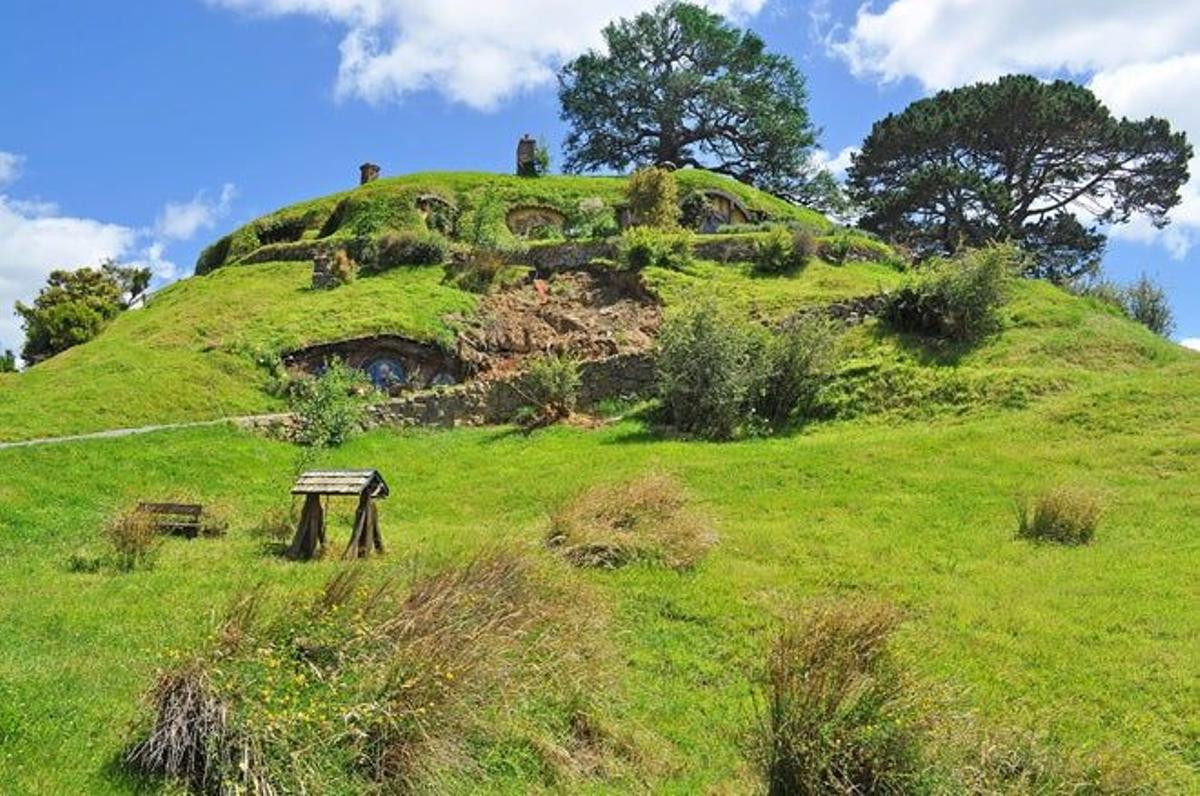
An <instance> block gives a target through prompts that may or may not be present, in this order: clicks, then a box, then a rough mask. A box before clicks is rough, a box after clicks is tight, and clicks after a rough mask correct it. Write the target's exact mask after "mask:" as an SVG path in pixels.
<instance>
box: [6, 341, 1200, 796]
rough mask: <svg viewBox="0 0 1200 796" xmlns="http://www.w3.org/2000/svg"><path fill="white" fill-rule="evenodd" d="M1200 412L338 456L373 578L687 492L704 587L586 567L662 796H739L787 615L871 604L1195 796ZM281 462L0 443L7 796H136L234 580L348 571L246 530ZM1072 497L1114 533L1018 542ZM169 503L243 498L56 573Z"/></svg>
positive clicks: (1091, 409)
mask: <svg viewBox="0 0 1200 796" xmlns="http://www.w3.org/2000/svg"><path fill="white" fill-rule="evenodd" d="M1198 396H1200V364H1198V363H1197V362H1196V358H1194V357H1192V358H1189V361H1184V362H1180V363H1177V364H1174V365H1171V366H1168V367H1164V368H1161V369H1154V370H1151V371H1148V372H1144V373H1135V374H1116V375H1114V376H1112V377H1111V378H1109V379H1107V380H1105V382H1104V384H1103V385H1098V386H1096V387H1095V388H1093V389H1087V390H1083V391H1080V392H1076V393H1072V394H1062V395H1055V396H1052V397H1049V398H1046V399H1044V400H1042V401H1039V402H1038V403H1036V404H1035V405H1034V406H1033V407H1032V408H1029V409H1026V410H1023V411H1014V412H980V413H976V414H973V415H970V416H967V417H964V418H961V419H956V420H944V421H942V422H939V423H938V424H937V425H929V424H926V423H922V422H911V423H894V424H890V425H883V424H879V423H871V422H868V423H831V424H828V425H825V426H821V427H817V428H813V429H811V430H810V431H809V432H807V433H802V434H797V435H794V436H791V437H786V438H780V439H770V440H752V441H746V442H738V443H731V444H708V443H700V442H686V441H671V440H667V439H661V438H659V437H657V436H656V434H655V432H654V431H653V429H651V428H649V427H647V426H645V425H644V424H643V423H641V422H639V421H634V420H630V421H624V422H620V423H617V424H615V425H612V426H609V427H607V428H604V429H601V430H596V431H584V430H575V429H565V428H564V429H553V430H549V431H545V432H541V433H538V434H535V435H533V436H531V437H523V436H520V435H514V434H512V433H510V432H508V431H506V430H504V429H485V430H474V431H455V432H442V433H426V432H412V433H405V434H397V433H389V432H375V433H372V434H370V435H367V436H365V437H363V438H360V439H357V440H355V441H353V442H352V443H351V444H349V445H348V446H346V447H344V448H342V449H339V450H337V451H336V452H334V453H332V454H331V455H330V456H329V458H328V463H329V464H337V465H347V466H374V467H379V468H381V469H382V470H383V472H384V473H385V474H386V475H387V476H388V477H389V478H390V479H391V482H392V484H393V497H392V498H391V499H390V500H389V501H387V502H386V503H384V504H383V508H382V518H383V526H384V532H385V535H386V538H387V540H388V541H389V543H390V545H391V551H392V552H391V553H390V554H389V556H388V557H387V558H385V559H381V560H378V561H375V562H374V563H372V564H371V565H370V566H372V567H376V568H388V567H397V566H400V567H403V566H405V565H406V563H407V564H410V563H411V562H413V561H429V560H441V559H445V558H447V557H449V558H455V557H461V556H464V555H468V554H469V553H471V552H472V551H475V550H478V549H481V548H484V547H487V546H488V545H491V544H493V543H495V542H496V541H497V540H499V539H516V540H521V541H525V542H528V543H530V544H533V543H535V542H536V541H537V540H538V539H540V536H541V534H542V532H543V527H544V515H545V514H546V512H547V511H549V510H550V509H551V508H553V507H554V506H555V505H556V504H557V503H558V502H559V501H561V500H563V499H565V498H566V497H567V496H569V495H570V494H572V493H573V492H575V491H576V490H578V489H579V488H581V487H583V486H585V485H588V484H591V483H595V482H597V481H605V480H612V479H617V478H621V477H624V476H630V475H635V474H638V473H641V472H645V471H648V470H665V471H668V472H671V473H674V474H677V475H678V476H679V477H680V478H681V479H682V480H683V481H684V482H685V483H686V484H687V485H688V486H689V487H690V489H691V490H692V491H693V492H694V494H695V495H696V496H697V497H698V499H699V500H700V502H701V503H702V505H703V506H704V507H705V508H706V509H708V510H710V511H711V512H712V513H713V514H714V516H715V517H716V519H717V520H718V522H719V529H720V533H721V537H722V541H721V543H720V545H719V546H718V547H717V548H716V550H715V551H714V552H713V553H711V554H710V556H709V558H708V559H707V560H706V561H705V562H704V563H703V564H702V565H701V566H700V567H699V569H698V570H697V571H695V572H693V573H690V574H682V575H681V574H676V573H673V572H666V571H663V570H659V569H655V568H652V567H648V566H634V567H631V568H628V569H625V570H622V571H618V572H613V573H608V574H591V575H587V576H586V577H588V578H589V579H590V580H592V581H594V582H595V584H596V586H597V587H598V588H599V589H600V590H601V592H602V593H603V594H604V595H605V596H606V598H607V599H608V600H610V601H611V602H612V604H613V605H614V606H615V614H616V624H615V628H614V630H613V638H614V640H615V641H616V643H617V646H618V649H619V652H620V656H621V659H622V661H623V668H622V670H621V671H622V677H621V687H622V689H624V691H625V694H626V697H627V705H628V715H627V716H625V717H624V718H625V720H627V721H628V722H630V723H632V724H636V725H637V726H641V727H643V728H645V729H647V730H649V731H650V732H652V733H653V735H654V736H656V737H657V738H659V739H661V741H662V742H663V744H664V748H665V749H666V761H667V764H666V765H665V767H663V768H662V770H660V771H658V772H657V773H655V774H652V775H651V776H650V781H649V782H648V786H649V787H650V788H651V789H652V790H654V791H656V792H677V793H692V792H697V791H702V790H705V789H709V788H716V789H718V790H722V789H723V790H724V791H726V792H742V791H745V790H749V789H752V775H751V773H750V772H749V770H748V769H747V765H746V763H745V761H744V759H743V756H742V754H741V740H740V739H741V738H742V736H743V735H744V733H745V732H747V730H748V729H749V727H750V726H751V722H752V721H753V716H754V706H755V703H754V701H753V696H752V695H753V686H754V681H755V677H756V676H757V673H758V672H760V671H761V668H762V665H763V656H762V649H763V645H764V644H765V643H766V640H767V638H768V635H769V634H770V633H771V630H772V627H773V626H774V623H775V621H776V618H777V617H779V616H780V615H783V614H786V613H787V612H788V611H789V610H790V609H791V608H793V607H794V606H795V605H797V604H798V603H800V602H801V601H803V600H804V599H806V598H809V597H812V596H814V595H828V594H856V595H863V594H867V595H878V596H880V597H883V598H886V599H888V600H890V601H893V602H895V603H896V604H898V605H899V606H901V607H902V609H903V611H904V613H905V616H906V623H905V625H904V627H903V630H902V633H901V636H900V639H899V647H900V652H901V656H902V659H903V660H904V661H905V662H906V663H907V664H908V665H910V666H911V667H912V668H913V669H914V670H915V671H916V672H917V673H918V674H919V675H920V677H921V678H923V679H926V680H928V681H929V682H931V683H936V684H939V686H944V687H946V688H949V689H951V690H953V691H954V692H955V693H956V694H958V698H959V699H960V700H961V701H962V703H963V704H964V705H965V706H966V707H968V708H970V709H972V710H976V711H978V713H979V715H980V717H981V720H982V721H984V722H987V723H988V724H990V725H995V726H999V727H1018V728H1026V729H1036V730H1040V731H1043V732H1045V733H1046V735H1047V737H1048V741H1049V742H1051V743H1054V744H1056V745H1060V746H1062V747H1063V748H1064V749H1070V750H1073V751H1083V752H1087V751H1094V750H1103V749H1109V748H1116V749H1118V750H1120V752H1121V753H1122V754H1124V755H1128V756H1130V757H1133V758H1136V759H1139V760H1144V761H1146V762H1147V763H1148V765H1149V766H1150V767H1151V770H1153V771H1155V772H1156V773H1157V774H1158V775H1160V776H1161V777H1162V780H1163V781H1162V784H1161V787H1162V788H1163V792H1177V793H1187V792H1195V789H1196V788H1197V787H1200V773H1198V772H1197V768H1196V766H1197V762H1198V756H1200V747H1198V745H1197V744H1198V741H1200V723H1197V715H1200V714H1198V713H1197V706H1198V705H1197V703H1198V698H1200V695H1198V694H1197V690H1196V683H1197V681H1198V677H1200V649H1198V648H1197V646H1196V643H1195V640H1196V638H1198V637H1200V614H1198V613H1197V612H1196V610H1195V606H1196V601H1197V597H1198V596H1200V595H1198V594H1197V591H1196V579H1195V573H1196V572H1197V568H1198V567H1200V541H1198V540H1197V538H1196V535H1195V528H1194V527H1193V519H1192V518H1193V515H1194V508H1195V506H1196V505H1197V501H1198V500H1200V479H1198V478H1197V477H1196V475H1197V466H1198V464H1200V443H1198V442H1197V440H1200V397H1198ZM294 458H295V450H294V449H292V448H290V447H289V446H286V445H283V444H280V443H273V442H268V441H264V440H261V439H257V438H254V437H251V436H248V435H244V434H241V433H236V432H233V431H226V430H219V429H213V430H196V431H189V432H170V433H163V434H159V435H154V436H149V437H144V438H137V439H128V440H119V441H102V442H92V443H86V444H71V445H64V446H56V447H49V448H41V449H32V450H14V451H5V452H0V466H2V467H3V469H4V471H5V472H6V473H7V474H9V475H8V477H6V478H5V479H4V480H3V482H0V483H2V486H0V528H2V529H3V534H2V536H0V539H2V541H0V577H2V579H3V582H4V584H5V588H4V592H3V597H2V598H0V614H2V616H3V626H4V627H5V633H4V634H3V635H2V636H0V690H2V692H3V699H0V705H3V708H2V709H0V770H2V771H3V777H4V781H5V782H6V783H7V786H6V787H8V788H11V789H12V792H29V793H33V792H45V789H46V788H47V787H49V788H50V789H51V790H53V791H55V792H89V793H100V792H114V793H121V792H130V791H131V789H132V788H133V785H132V784H131V783H129V782H127V781H126V780H124V779H123V778H122V776H120V775H119V774H116V773H114V768H113V762H114V759H115V757H116V756H117V755H118V754H119V752H120V750H121V748H122V744H123V743H125V742H126V741H127V740H128V736H127V733H128V731H129V726H130V722H131V721H132V720H133V718H134V716H135V714H136V712H137V710H138V696H139V694H140V693H141V692H142V691H143V689H145V688H146V686H147V685H148V683H149V682H150V681H151V679H152V677H153V673H154V671H155V668H156V667H157V666H159V665H162V664H164V663H166V662H167V660H168V658H167V655H168V652H169V651H170V650H180V649H184V650H186V649H188V648H190V647H192V646H193V645H196V644H197V643H199V642H200V641H201V640H202V639H203V638H204V637H205V636H206V635H207V634H208V633H209V632H211V629H212V627H213V624H214V621H215V616H217V615H218V614H219V613H220V610H221V609H222V608H223V606H224V605H225V604H226V603H227V601H228V600H230V599H231V597H232V596H233V595H234V594H235V593H236V592H237V591H238V590H239V589H242V588H244V587H246V586H248V585H250V584H252V583H255V582H258V581H265V582H267V583H269V584H270V586H271V594H272V599H274V600H277V601H280V602H284V603H286V602H287V601H288V600H296V599H302V597H301V595H304V594H306V593H311V592H312V590H313V589H315V588H316V586H317V584H318V583H319V582H320V581H322V580H323V579H324V578H325V577H327V576H328V575H329V574H330V573H331V572H332V571H333V570H334V568H335V567H336V566H337V565H336V564H335V563H319V564H313V565H296V564H289V563H285V562H283V561H282V560H280V559H277V558H275V557H273V556H270V555H266V554H264V553H263V552H262V550H261V548H260V546H259V544H258V542H257V541H256V540H255V539H254V538H253V536H252V535H251V534H250V532H249V529H248V527H247V526H248V525H250V524H252V523H253V522H254V521H256V519H257V517H259V516H260V515H261V513H262V512H263V511H264V510H265V509H267V508H268V507H270V506H272V505H276V504H278V502H279V501H280V500H281V499H282V498H283V497H284V495H285V494H286V490H287V486H288V483H289V474H290V472H291V468H292V465H293V461H294ZM1063 480H1066V481H1072V482H1081V483H1084V484H1088V485H1091V486H1094V487H1096V488H1098V489H1100V490H1101V491H1102V492H1103V493H1104V494H1105V496H1106V499H1105V502H1106V507H1107V511H1106V515H1105V517H1104V520H1103V522H1102V525H1101V528H1100V532H1099V536H1098V540H1097V541H1096V542H1095V543H1094V544H1093V545H1092V546H1090V547H1086V548H1078V549H1064V548H1058V547H1053V546H1040V545H1035V544H1031V543H1028V542H1023V541H1017V540H1015V539H1014V538H1013V532H1014V528H1015V526H1014V520H1013V517H1012V513H1011V500H1012V498H1013V496H1014V495H1015V494H1017V493H1019V492H1022V491H1029V490H1036V489H1039V488H1042V487H1044V486H1046V485H1048V484H1052V483H1057V482H1059V481H1063ZM514 484H519V485H521V486H520V487H518V488H514ZM180 486H182V487H186V488H190V489H193V490H195V491H197V492H198V493H200V494H201V495H203V496H204V497H206V498H210V499H222V500H227V501H229V502H231V503H232V504H233V505H234V506H235V507H236V508H237V514H238V517H239V518H241V522H240V523H239V527H235V528H234V529H233V530H232V531H231V533H230V534H229V536H228V537H226V538H224V539H218V540H200V541H194V542H187V541H168V542H167V543H166V545H165V547H164V549H163V550H162V553H161V556H160V558H159V560H158V562H157V566H155V567H154V568H153V569H151V570H148V571H138V572H135V573H133V574H129V575H115V574H74V573H70V572H68V571H67V570H66V568H65V562H66V560H67V557H68V555H69V554H70V553H71V552H72V551H73V550H74V549H76V548H77V547H78V546H79V545H80V544H82V543H88V542H90V541H91V540H94V539H95V537H96V534H97V529H98V527H99V526H100V524H101V523H102V522H103V520H104V519H105V517H106V516H107V515H108V514H109V512H111V511H112V510H113V509H114V508H115V506H116V505H118V504H119V503H120V502H121V501H122V500H123V499H125V498H131V497H134V496H147V495H154V494H159V493H163V492H166V491H170V490H172V489H174V488H177V487H180ZM335 528H337V531H336V533H344V532H346V528H345V527H343V526H336V525H335ZM525 784H526V785H528V784H530V783H525ZM523 787H524V785H523V784H522V780H521V779H520V778H519V777H517V778H516V779H513V778H506V777H504V776H500V777H498V778H497V780H496V781H495V782H493V783H491V789H492V790H495V791H497V792H503V791H512V790H520V789H522V788H523ZM618 789H619V788H618Z"/></svg>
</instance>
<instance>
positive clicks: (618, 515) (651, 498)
mask: <svg viewBox="0 0 1200 796" xmlns="http://www.w3.org/2000/svg"><path fill="white" fill-rule="evenodd" d="M716 539H717V537H716V534H715V533H714V531H713V528H712V524H711V522H710V521H709V520H708V518H707V517H705V516H704V515H702V514H701V513H699V512H697V511H696V510H694V509H693V508H691V506H690V501H689V498H688V495H687V493H686V492H685V491H684V489H683V487H682V486H681V485H680V484H679V482H678V481H677V480H675V479H674V478H672V477H671V476H668V475H663V474H657V473H656V474H651V475H646V476H642V477H640V478H635V479H633V480H630V481H625V482H621V483H617V484H604V485H600V486H596V487H593V488H591V489H589V490H587V491H585V492H583V493H582V494H581V495H579V496H578V497H576V498H575V499H574V500H572V501H570V502H568V503H567V504H565V505H564V506H562V507H561V508H560V509H558V510H557V511H556V512H554V514H553V515H551V517H550V530H549V533H548V534H547V537H546V544H547V546H549V547H550V548H552V549H554V550H556V551H558V552H559V553H560V554H561V555H562V556H563V557H564V558H565V559H566V560H567V561H569V562H571V563H572V564H574V565H576V566H580V567H602V568H609V569H612V568H616V567H621V566H624V565H626V564H630V563H633V562H637V561H649V562H654V563H658V564H662V565H664V566H667V567H670V568H672V569H679V570H683V569H690V568H691V567H694V566H695V565H696V564H697V563H698V562H699V561H700V559H701V558H703V557H704V555H705V553H707V552H708V550H709V549H710V548H711V547H712V546H713V545H714V544H715V543H716Z"/></svg>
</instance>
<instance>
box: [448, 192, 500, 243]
mask: <svg viewBox="0 0 1200 796" xmlns="http://www.w3.org/2000/svg"><path fill="white" fill-rule="evenodd" d="M507 212H508V205H507V204H506V203H505V201H504V197H502V196H501V195H500V193H499V192H498V191H497V190H496V189H495V187H493V186H488V187H487V188H486V189H485V190H484V191H483V192H482V193H481V194H479V195H478V196H477V197H475V199H474V204H473V205H472V206H471V207H470V208H469V209H468V210H467V211H466V212H465V213H463V215H462V218H461V219H460V220H459V224H458V232H459V236H460V238H461V239H462V240H463V242H465V243H469V244H470V245H472V246H478V247H481V248H485V249H501V248H503V247H504V246H507V245H509V244H511V243H512V241H513V234H512V231H511V230H509V228H508V224H507V223H506V222H505V216H506V215H507Z"/></svg>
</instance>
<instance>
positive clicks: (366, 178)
mask: <svg viewBox="0 0 1200 796" xmlns="http://www.w3.org/2000/svg"><path fill="white" fill-rule="evenodd" d="M377 179H379V167H378V166H376V165H375V164H374V163H364V164H362V165H361V166H359V167H358V184H359V185H366V184H367V183H369V182H374V181H375V180H377Z"/></svg>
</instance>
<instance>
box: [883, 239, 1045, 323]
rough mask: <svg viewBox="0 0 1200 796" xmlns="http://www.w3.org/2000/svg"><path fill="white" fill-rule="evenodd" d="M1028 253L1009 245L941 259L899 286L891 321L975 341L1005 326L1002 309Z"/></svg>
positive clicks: (887, 312) (887, 310)
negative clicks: (1001, 320)
mask: <svg viewBox="0 0 1200 796" xmlns="http://www.w3.org/2000/svg"><path fill="white" fill-rule="evenodd" d="M1022 259H1023V258H1022V256H1021V255H1020V254H1019V252H1018V250H1017V249H1016V248H1015V247H1012V246H1008V245H997V246H989V247H987V248H985V249H976V250H973V251H970V252H967V253H966V254H964V255H961V256H959V257H956V258H954V259H950V260H935V261H933V262H931V263H930V264H929V265H927V266H926V267H925V268H924V269H923V270H922V271H921V272H920V273H918V274H917V275H915V276H914V277H912V278H910V279H909V280H908V282H907V283H906V284H904V285H903V286H902V287H900V288H899V289H898V290H896V291H895V292H894V293H892V294H891V296H890V297H889V299H888V302H887V304H886V306H885V307H884V311H883V315H884V318H885V320H886V321H887V322H888V323H889V324H891V326H892V327H893V328H895V329H898V330H900V331H904V332H916V333H918V334H925V335H932V336H935V337H941V338H945V339H948V340H954V341H957V342H973V341H977V340H979V339H982V338H983V337H985V336H987V335H988V334H991V333H993V332H995V331H997V330H998V329H999V328H1000V307H1001V306H1003V305H1004V303H1005V302H1006V301H1007V300H1008V291H1009V285H1010V284H1011V281H1012V279H1013V275H1014V274H1015V273H1017V271H1018V270H1019V269H1018V264H1019V263H1020V262H1021V261H1022Z"/></svg>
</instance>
